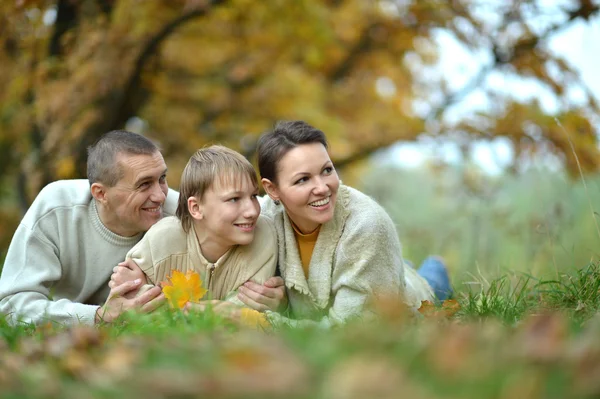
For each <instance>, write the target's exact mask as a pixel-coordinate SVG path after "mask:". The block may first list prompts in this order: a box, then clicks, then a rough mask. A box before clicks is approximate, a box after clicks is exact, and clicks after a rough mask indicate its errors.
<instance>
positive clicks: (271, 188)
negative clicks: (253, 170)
mask: <svg viewBox="0 0 600 399" xmlns="http://www.w3.org/2000/svg"><path fill="white" fill-rule="evenodd" d="M260 182H261V183H262V186H263V188H264V189H265V191H266V193H267V194H268V195H269V197H271V199H272V200H273V201H278V200H279V191H278V190H277V186H276V185H275V183H273V182H272V181H271V180H269V179H261V180H260Z"/></svg>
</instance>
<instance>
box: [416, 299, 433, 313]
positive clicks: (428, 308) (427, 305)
mask: <svg viewBox="0 0 600 399" xmlns="http://www.w3.org/2000/svg"><path fill="white" fill-rule="evenodd" d="M419 313H421V314H422V315H423V316H432V315H433V314H434V313H435V305H434V304H433V302H431V301H421V307H420V308H419Z"/></svg>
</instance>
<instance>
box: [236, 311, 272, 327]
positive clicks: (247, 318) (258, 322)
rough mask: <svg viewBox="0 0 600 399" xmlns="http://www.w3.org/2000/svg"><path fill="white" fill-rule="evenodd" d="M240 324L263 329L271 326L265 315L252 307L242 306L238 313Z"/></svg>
mask: <svg viewBox="0 0 600 399" xmlns="http://www.w3.org/2000/svg"><path fill="white" fill-rule="evenodd" d="M240 324H241V325H242V326H245V327H250V328H261V329H265V328H268V327H270V326H271V323H269V321H268V320H267V317H266V316H265V315H264V314H263V313H260V312H258V311H256V310H254V309H248V308H242V309H241V315H240Z"/></svg>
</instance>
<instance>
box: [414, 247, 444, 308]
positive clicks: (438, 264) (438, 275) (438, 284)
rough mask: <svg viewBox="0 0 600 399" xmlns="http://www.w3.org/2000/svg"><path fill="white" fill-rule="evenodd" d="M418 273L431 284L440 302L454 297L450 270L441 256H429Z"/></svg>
mask: <svg viewBox="0 0 600 399" xmlns="http://www.w3.org/2000/svg"><path fill="white" fill-rule="evenodd" d="M417 273H418V274H419V275H420V276H421V277H423V278H424V279H425V280H426V281H427V282H428V283H429V286H431V289H432V290H433V293H434V294H435V296H436V298H437V299H438V300H439V301H445V300H446V299H448V298H450V297H451V296H452V287H451V286H450V277H449V276H448V269H447V268H446V264H445V263H444V261H443V260H442V258H440V257H439V256H429V257H428V258H427V259H425V261H424V262H423V264H422V265H421V267H420V268H419V270H417Z"/></svg>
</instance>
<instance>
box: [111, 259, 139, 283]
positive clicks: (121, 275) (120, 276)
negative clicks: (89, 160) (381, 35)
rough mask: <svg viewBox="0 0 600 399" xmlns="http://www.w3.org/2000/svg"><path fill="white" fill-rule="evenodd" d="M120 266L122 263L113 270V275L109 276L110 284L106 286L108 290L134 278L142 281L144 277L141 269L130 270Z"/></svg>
mask: <svg viewBox="0 0 600 399" xmlns="http://www.w3.org/2000/svg"><path fill="white" fill-rule="evenodd" d="M122 265H123V262H122V263H119V265H117V266H115V267H114V268H113V274H112V275H111V276H110V282H109V284H108V286H109V287H110V288H113V287H114V286H117V285H120V284H123V283H124V282H125V281H130V280H135V279H136V278H141V279H144V277H145V275H144V273H143V272H142V271H141V269H139V268H138V269H137V270H132V269H130V268H129V267H127V266H122ZM111 282H112V284H111Z"/></svg>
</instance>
